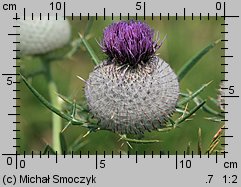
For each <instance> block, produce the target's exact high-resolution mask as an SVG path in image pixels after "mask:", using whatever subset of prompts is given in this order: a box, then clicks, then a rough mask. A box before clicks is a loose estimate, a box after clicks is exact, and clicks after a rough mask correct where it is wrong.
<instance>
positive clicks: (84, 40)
mask: <svg viewBox="0 0 241 187" xmlns="http://www.w3.org/2000/svg"><path fill="white" fill-rule="evenodd" d="M79 37H80V39H81V41H82V42H83V44H84V46H85V48H86V49H87V51H88V52H89V54H90V56H91V58H92V59H93V61H94V63H95V65H98V64H99V62H100V60H99V58H98V57H97V55H96V54H95V52H94V50H93V49H92V47H91V46H90V44H89V43H88V41H87V40H86V39H85V38H84V37H83V36H82V35H81V34H80V33H79Z"/></svg>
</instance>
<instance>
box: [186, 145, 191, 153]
mask: <svg viewBox="0 0 241 187" xmlns="http://www.w3.org/2000/svg"><path fill="white" fill-rule="evenodd" d="M190 150H191V142H188V144H187V155H190V152H191V151H190Z"/></svg>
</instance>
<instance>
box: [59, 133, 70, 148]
mask: <svg viewBox="0 0 241 187" xmlns="http://www.w3.org/2000/svg"><path fill="white" fill-rule="evenodd" d="M59 138H60V145H61V151H62V153H64V152H66V151H68V146H67V143H66V140H65V137H64V134H63V133H59Z"/></svg>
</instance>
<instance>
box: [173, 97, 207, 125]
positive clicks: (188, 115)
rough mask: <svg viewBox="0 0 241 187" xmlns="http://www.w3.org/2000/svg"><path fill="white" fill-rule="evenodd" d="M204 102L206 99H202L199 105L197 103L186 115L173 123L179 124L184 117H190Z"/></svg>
mask: <svg viewBox="0 0 241 187" xmlns="http://www.w3.org/2000/svg"><path fill="white" fill-rule="evenodd" d="M205 103H206V101H203V102H202V103H200V104H199V105H197V106H196V107H194V108H193V109H192V110H191V111H190V112H189V113H188V114H187V115H185V116H183V117H182V118H181V119H178V120H177V121H176V123H175V125H176V126H177V125H179V124H181V123H182V122H184V121H185V120H186V119H188V118H189V117H191V116H192V115H193V114H194V113H195V112H196V111H198V110H199V109H200V108H201V107H202V106H203V105H204V104H205Z"/></svg>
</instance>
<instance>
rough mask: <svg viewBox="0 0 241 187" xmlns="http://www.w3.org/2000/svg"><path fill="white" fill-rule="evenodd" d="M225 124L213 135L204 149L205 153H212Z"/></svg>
mask: <svg viewBox="0 0 241 187" xmlns="http://www.w3.org/2000/svg"><path fill="white" fill-rule="evenodd" d="M224 127H225V125H223V126H222V127H221V128H220V129H219V130H218V131H217V133H216V134H215V135H214V136H213V139H212V142H211V143H210V146H209V148H208V150H207V151H206V153H209V154H212V153H213V151H214V150H215V148H216V147H217V146H218V144H219V142H220V139H221V136H222V133H223V129H224Z"/></svg>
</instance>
